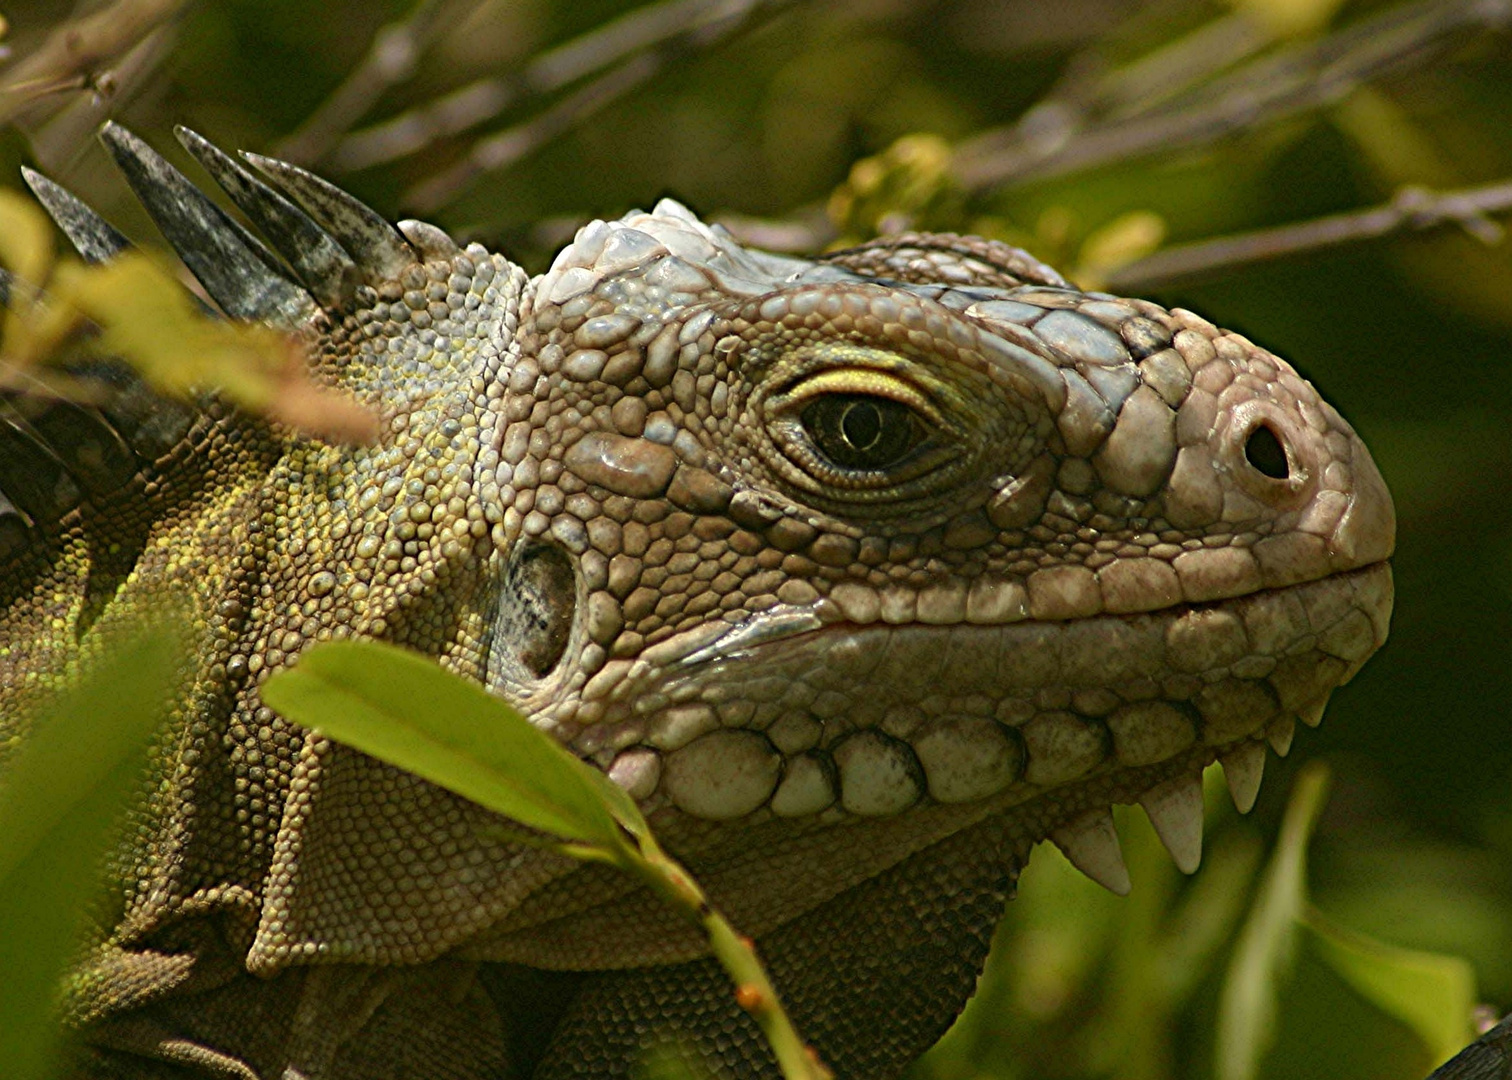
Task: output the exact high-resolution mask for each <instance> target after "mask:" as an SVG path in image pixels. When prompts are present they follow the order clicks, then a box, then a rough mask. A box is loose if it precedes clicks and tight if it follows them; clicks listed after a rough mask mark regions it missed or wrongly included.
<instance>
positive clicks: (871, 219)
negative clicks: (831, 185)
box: [829, 135, 963, 244]
mask: <svg viewBox="0 0 1512 1080" xmlns="http://www.w3.org/2000/svg"><path fill="white" fill-rule="evenodd" d="M950 163H951V149H950V144H949V143H948V142H946V141H945V140H944V139H942V138H940V137H939V136H938V135H905V136H904V137H903V138H901V139H899V140H897V141H896V142H894V143H893V144H892V145H891V146H889V147H888V148H887V149H886V150H884V151H883V152H882V153H880V154H877V155H875V156H873V157H869V158H863V159H861V160H860V161H858V162H856V164H855V165H853V166H852V167H851V171H850V176H849V177H848V178H847V179H846V181H845V183H843V184H841V185H840V186H839V187H838V188H836V189H835V190H834V192H833V193H832V194H831V195H830V199H829V216H830V220H831V221H832V222H833V223H834V225H835V228H837V229H838V230H839V231H840V233H841V243H842V244H843V243H856V242H858V241H860V240H863V239H866V238H868V237H871V236H874V235H876V234H877V233H879V232H880V233H897V232H904V231H906V230H909V229H926V230H927V229H931V228H933V229H939V228H948V227H952V226H954V225H955V224H956V223H957V221H958V219H959V218H960V216H961V211H962V204H963V195H962V192H961V190H960V188H959V187H958V185H957V184H956V181H955V180H954V178H953V176H952V174H951V169H950Z"/></svg>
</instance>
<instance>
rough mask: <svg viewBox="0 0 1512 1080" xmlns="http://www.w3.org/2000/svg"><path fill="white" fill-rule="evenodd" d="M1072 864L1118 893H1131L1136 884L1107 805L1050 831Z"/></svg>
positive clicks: (1054, 840) (1117, 894)
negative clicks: (1125, 862)
mask: <svg viewBox="0 0 1512 1080" xmlns="http://www.w3.org/2000/svg"><path fill="white" fill-rule="evenodd" d="M1050 840H1051V842H1052V843H1054V844H1055V846H1056V847H1058V848H1060V849H1061V851H1062V852H1063V853H1064V854H1065V856H1066V858H1067V859H1069V860H1070V862H1071V865H1072V866H1074V867H1076V868H1077V869H1078V870H1080V871H1081V872H1082V873H1084V874H1086V875H1087V876H1088V877H1089V878H1091V879H1092V880H1093V881H1095V882H1097V883H1098V884H1099V885H1101V886H1102V887H1103V888H1105V889H1107V890H1108V891H1109V892H1110V893H1113V894H1114V895H1115V896H1128V895H1129V890H1130V889H1131V888H1132V887H1133V884H1132V883H1131V882H1130V881H1129V868H1128V867H1127V866H1125V865H1124V860H1123V851H1122V850H1121V849H1120V848H1119V846H1118V830H1117V829H1115V828H1114V827H1113V815H1112V814H1110V813H1109V812H1108V810H1107V809H1106V808H1104V809H1102V810H1092V811H1089V812H1088V813H1085V814H1083V815H1082V816H1081V817H1079V818H1077V819H1075V820H1074V821H1071V822H1068V823H1067V824H1065V825H1062V826H1061V827H1060V828H1059V829H1056V830H1055V831H1054V832H1052V833H1051V834H1050Z"/></svg>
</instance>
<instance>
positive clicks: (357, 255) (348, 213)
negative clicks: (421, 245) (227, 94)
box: [241, 150, 416, 283]
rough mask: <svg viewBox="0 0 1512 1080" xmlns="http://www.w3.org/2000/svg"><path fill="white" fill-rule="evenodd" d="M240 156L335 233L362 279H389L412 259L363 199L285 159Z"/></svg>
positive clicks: (395, 232) (398, 236)
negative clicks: (354, 263)
mask: <svg viewBox="0 0 1512 1080" xmlns="http://www.w3.org/2000/svg"><path fill="white" fill-rule="evenodd" d="M241 156H242V157H243V158H244V159H245V160H247V161H250V162H251V163H252V164H253V165H255V166H257V168H258V169H259V170H260V171H261V172H262V173H263V175H265V176H267V177H268V179H270V180H272V181H273V183H274V184H275V185H276V186H277V187H279V188H280V189H282V191H283V193H284V194H285V195H287V196H288V197H289V198H291V199H293V200H294V201H295V202H296V203H298V204H299V205H300V207H301V208H302V209H303V210H304V212H305V213H307V214H309V215H310V217H312V218H314V219H315V221H316V222H318V223H319V224H320V225H321V227H322V228H324V229H325V230H326V231H327V232H329V233H330V234H331V235H332V236H334V237H335V238H336V241H337V243H339V244H340V245H341V246H342V247H343V248H345V249H346V250H347V252H348V253H349V254H350V255H351V256H352V258H353V259H354V260H356V262H357V267H358V269H359V271H360V272H361V273H362V276H363V277H364V278H365V279H366V280H367V281H369V282H371V283H377V282H381V281H392V280H394V279H396V278H397V277H398V276H399V274H400V273H401V272H402V271H403V270H404V268H405V267H407V266H409V265H411V264H412V263H414V262H415V261H416V256H415V252H414V250H413V249H412V248H411V247H410V246H409V244H408V243H407V242H406V241H405V239H404V237H403V236H402V235H401V234H400V232H399V230H398V229H396V228H394V226H393V225H391V224H389V222H388V220H387V219H385V218H384V217H383V216H382V215H381V214H379V213H378V211H376V210H374V209H373V208H372V207H370V206H368V205H367V204H366V203H363V202H359V201H358V200H357V199H354V198H353V197H352V196H350V195H348V194H347V193H346V192H345V191H342V190H341V189H340V188H339V187H337V186H336V185H334V184H331V183H329V182H327V181H325V180H322V179H321V178H320V177H318V176H316V175H315V174H314V173H308V172H305V171H304V170H303V169H301V168H299V167H298V166H296V165H290V164H289V163H288V162H286V161H278V160H276V159H275V158H268V157H263V156H262V155H261V154H250V153H247V152H246V151H245V150H244V151H242V155H241Z"/></svg>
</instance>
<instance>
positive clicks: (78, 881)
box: [0, 629, 178, 1080]
mask: <svg viewBox="0 0 1512 1080" xmlns="http://www.w3.org/2000/svg"><path fill="white" fill-rule="evenodd" d="M177 644H178V643H177V638H176V637H175V635H174V634H173V633H172V632H170V631H168V630H165V629H146V630H143V631H142V632H141V633H140V634H139V635H138V636H137V637H136V638H135V639H133V640H131V641H129V642H127V643H125V644H123V645H121V646H120V647H118V648H116V649H114V650H113V651H112V652H111V653H109V654H108V655H107V656H106V657H105V658H104V659H103V660H102V661H101V662H100V663H99V665H98V666H97V667H96V668H95V669H94V670H93V671H91V672H90V673H89V674H88V675H87V676H86V677H85V678H84V679H83V680H82V681H81V682H80V683H79V684H78V685H77V686H74V687H72V688H70V689H69V690H67V691H65V692H64V693H62V694H61V695H60V696H59V697H58V698H57V699H56V700H55V701H54V702H53V703H52V704H51V706H50V707H48V708H47V709H46V710H45V712H44V715H42V716H41V717H40V718H38V719H37V720H36V721H35V727H34V730H33V732H32V734H31V736H30V737H29V738H28V740H27V741H26V743H25V745H24V746H23V747H22V749H21V750H19V751H18V752H17V754H16V757H15V758H14V759H13V761H12V763H11V765H10V767H9V768H8V770H7V772H6V774H5V776H4V778H3V782H0V822H4V828H0V927H3V928H4V932H0V971H3V972H4V973H5V977H4V978H3V979H0V1061H3V1062H5V1068H4V1073H5V1075H6V1076H7V1077H11V1078H13V1080H28V1078H32V1077H37V1078H40V1077H44V1076H48V1075H50V1062H51V1060H52V1057H53V1054H54V1051H55V1045H54V1044H55V1041H56V1039H55V1033H54V1024H53V1021H52V1016H51V1013H52V1010H53V1009H54V1007H55V1005H56V1001H57V990H58V982H59V977H60V975H61V973H62V970H63V968H64V966H65V965H66V964H67V963H68V960H69V959H70V957H71V956H72V954H73V952H74V949H75V947H76V940H75V939H76V935H77V933H78V931H79V929H80V924H81V914H80V913H81V911H82V910H83V908H84V906H85V904H86V902H87V901H88V899H89V898H90V896H91V895H92V894H93V893H94V891H95V889H96V886H97V880H98V874H99V869H100V857H101V853H102V851H103V850H104V847H105V845H106V843H107V840H108V837H109V835H110V831H111V824H112V822H114V821H115V820H116V818H117V815H118V811H119V810H120V807H121V803H122V800H123V798H124V797H125V795H126V794H127V792H128V790H129V789H130V787H131V786H132V784H133V783H138V782H140V780H141V775H142V768H143V762H144V758H145V748H146V746H147V743H148V738H149V735H150V733H151V731H152V730H153V728H154V727H155V726H157V725H158V724H159V723H160V722H161V721H162V719H163V715H164V711H165V707H166V705H167V702H168V697H169V690H170V687H171V685H172V678H173V673H174V669H175V663H176V660H177Z"/></svg>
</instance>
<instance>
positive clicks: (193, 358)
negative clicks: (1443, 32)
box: [49, 252, 377, 442]
mask: <svg viewBox="0 0 1512 1080" xmlns="http://www.w3.org/2000/svg"><path fill="white" fill-rule="evenodd" d="M49 290H50V292H51V293H52V294H53V296H54V297H55V299H56V300H57V301H58V302H60V303H62V304H65V305H67V306H69V307H72V308H74V309H75V310H77V311H78V312H79V313H80V314H82V315H83V316H84V317H86V318H87V319H89V320H90V321H91V322H92V323H94V324H95V325H96V326H97V327H99V330H100V336H99V340H98V343H97V345H96V346H95V348H97V349H98V351H101V352H105V353H108V354H111V355H117V356H120V357H121V358H122V359H125V360H126V361H128V362H129V363H130V364H131V365H132V366H133V367H135V368H136V369H137V370H138V371H140V372H141V373H142V375H143V377H144V378H146V379H147V380H148V381H149V382H150V383H152V384H153V385H154V386H156V387H157V388H158V389H160V390H163V391H165V392H167V393H171V394H177V395H180V396H183V395H186V394H188V393H189V392H190V391H192V390H196V389H204V388H207V387H214V388H215V389H216V390H218V391H219V392H221V393H223V394H225V395H226V396H227V397H229V398H230V399H231V400H233V401H235V402H236V403H237V404H239V405H242V406H245V407H246V408H248V409H251V410H253V411H256V412H261V413H264V414H266V415H269V416H271V417H273V418H274V419H276V420H282V421H284V422H285V423H288V424H291V425H293V426H295V427H298V428H299V429H301V430H303V431H307V432H310V433H312V434H317V435H324V436H327V437H330V438H333V439H338V440H345V441H352V442H370V441H372V439H374V438H375V437H376V436H377V419H376V417H374V416H373V415H372V414H371V412H370V411H369V410H367V409H364V408H362V407H361V406H360V405H358V404H357V403H356V402H355V401H353V400H352V399H351V398H349V397H348V396H347V395H345V394H340V393H337V392H335V391H333V390H331V389H329V388H326V387H322V386H318V385H316V384H314V383H312V382H311V381H309V379H308V378H307V377H306V375H305V363H304V354H303V351H302V350H301V348H300V347H299V345H298V344H297V343H296V342H295V341H294V340H293V339H292V338H290V337H288V336H286V335H285V334H282V333H280V332H279V331H277V330H275V329H274V328H272V327H270V326H264V325H259V324H256V323H237V322H230V321H226V320H221V319H214V318H209V317H207V316H206V315H205V313H204V312H203V311H201V310H199V309H198V307H197V306H196V305H195V303H194V301H193V299H192V298H191V297H190V295H189V292H188V291H187V290H186V289H185V288H184V287H183V286H182V285H180V284H179V283H178V282H177V281H175V280H174V279H173V278H172V277H171V276H169V275H168V274H166V273H164V272H163V271H162V270H161V269H160V268H159V267H158V266H157V265H156V264H155V263H154V262H153V261H152V259H150V258H149V257H147V256H146V255H143V254H140V253H136V252H125V253H123V254H121V255H119V256H117V257H116V258H114V259H112V260H111V261H110V262H108V263H105V264H103V265H101V266H84V265H83V264H81V263H77V262H74V261H72V260H69V261H66V262H63V263H61V264H59V266H58V269H57V271H56V273H55V274H54V275H53V280H52V282H51V283H50V286H49Z"/></svg>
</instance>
